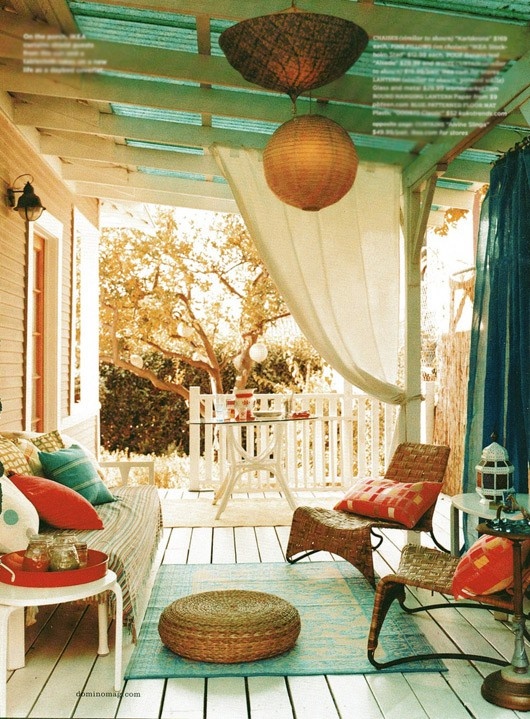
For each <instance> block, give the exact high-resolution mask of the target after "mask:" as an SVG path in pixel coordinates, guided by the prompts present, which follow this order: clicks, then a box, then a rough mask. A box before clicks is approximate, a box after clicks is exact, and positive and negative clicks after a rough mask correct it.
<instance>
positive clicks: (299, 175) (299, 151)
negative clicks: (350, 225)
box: [263, 115, 359, 211]
mask: <svg viewBox="0 0 530 719" xmlns="http://www.w3.org/2000/svg"><path fill="white" fill-rule="evenodd" d="M358 164H359V158H358V157H357V152H356V150H355V145H354V144H353V142H352V141H351V138H350V136H349V135H348V133H347V132H346V130H344V128H343V127H341V126H340V125H339V124H337V123H336V122H334V121H333V120H329V119H328V118H327V117H323V116H322V115H300V116H299V117H298V116H297V117H294V118H293V119H292V120H289V121H288V122H285V123H284V124H283V125H281V126H280V127H279V128H278V129H277V130H276V131H275V132H274V134H273V135H272V137H271V139H270V140H269V142H268V143H267V146H266V147H265V150H264V152H263V169H264V171H265V179H266V180H267V184H268V185H269V187H270V188H271V190H272V191H273V192H274V194H275V195H276V196H277V197H278V198H279V199H280V200H281V201H282V202H285V203H286V204H287V205H292V206H293V207H299V208H300V209H301V210H309V211H316V210H321V209H322V208H323V207H328V206H329V205H333V204H334V203H335V202H338V201H339V200H340V199H341V197H344V195H345V194H346V193H347V192H348V190H349V189H350V188H351V186H352V185H353V182H354V180H355V175H356V174H357V166H358Z"/></svg>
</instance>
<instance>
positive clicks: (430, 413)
mask: <svg viewBox="0 0 530 719" xmlns="http://www.w3.org/2000/svg"><path fill="white" fill-rule="evenodd" d="M434 387H435V382H432V381H428V382H424V383H423V396H424V397H425V401H424V402H422V414H423V416H422V423H421V429H422V437H421V441H422V442H426V443H427V444H432V440H433V436H434Z"/></svg>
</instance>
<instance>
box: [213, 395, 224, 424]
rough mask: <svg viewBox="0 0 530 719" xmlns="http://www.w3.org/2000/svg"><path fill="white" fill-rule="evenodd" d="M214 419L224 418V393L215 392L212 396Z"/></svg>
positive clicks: (220, 420) (222, 419) (220, 419)
mask: <svg viewBox="0 0 530 719" xmlns="http://www.w3.org/2000/svg"><path fill="white" fill-rule="evenodd" d="M213 407H214V412H215V419H217V420H218V421H219V422H224V420H225V419H226V397H225V395H224V394H216V395H214V398H213Z"/></svg>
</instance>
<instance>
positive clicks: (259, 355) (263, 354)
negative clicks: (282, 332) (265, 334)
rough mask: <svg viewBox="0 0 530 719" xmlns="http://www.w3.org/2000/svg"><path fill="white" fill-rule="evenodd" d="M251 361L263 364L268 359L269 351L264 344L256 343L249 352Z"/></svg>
mask: <svg viewBox="0 0 530 719" xmlns="http://www.w3.org/2000/svg"><path fill="white" fill-rule="evenodd" d="M248 353H249V355H250V359H252V360H254V362H263V360H265V359H266V358H267V355H268V354H269V351H268V349H267V347H266V346H265V345H264V344H263V343H262V342H255V343H254V344H253V345H252V347H251V348H250V349H249V351H248Z"/></svg>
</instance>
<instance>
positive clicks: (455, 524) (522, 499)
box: [450, 492, 530, 557]
mask: <svg viewBox="0 0 530 719" xmlns="http://www.w3.org/2000/svg"><path fill="white" fill-rule="evenodd" d="M515 496H516V500H517V504H519V505H521V507H524V508H525V509H528V510H529V511H530V495H528V494H516V495H515ZM460 512H463V513H464V514H469V515H471V516H472V517H481V518H483V519H495V517H496V516H497V508H493V509H492V508H490V504H489V502H484V501H483V500H482V498H481V497H480V495H479V494H478V493H477V492H466V493H465V494H455V496H454V497H451V519H450V522H451V554H453V555H454V556H455V557H457V556H458V555H459V554H460ZM505 516H508V517H510V518H511V519H520V517H521V514H520V512H516V513H515V514H509V515H505Z"/></svg>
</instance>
